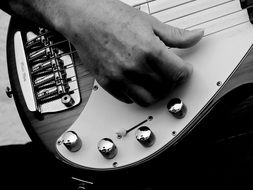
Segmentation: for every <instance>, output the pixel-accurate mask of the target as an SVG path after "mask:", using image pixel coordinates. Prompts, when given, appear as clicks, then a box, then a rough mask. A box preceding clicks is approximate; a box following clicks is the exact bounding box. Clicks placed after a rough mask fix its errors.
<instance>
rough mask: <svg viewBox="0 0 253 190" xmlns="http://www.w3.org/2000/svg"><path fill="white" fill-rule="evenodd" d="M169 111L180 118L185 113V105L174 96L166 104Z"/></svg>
mask: <svg viewBox="0 0 253 190" xmlns="http://www.w3.org/2000/svg"><path fill="white" fill-rule="evenodd" d="M167 108H168V110H169V112H170V113H171V114H172V115H173V116H174V117H176V118H178V119H181V118H183V117H184V116H185V115H186V112H187V110H186V106H185V105H184V103H183V102H182V101H181V100H180V99H179V98H174V99H172V100H170V101H169V103H168V104H167Z"/></svg>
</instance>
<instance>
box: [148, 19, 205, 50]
mask: <svg viewBox="0 0 253 190" xmlns="http://www.w3.org/2000/svg"><path fill="white" fill-rule="evenodd" d="M153 30H154V33H155V34H156V35H157V36H158V37H159V38H160V40H161V41H163V42H164V43H165V44H166V45H167V46H169V47H177V48H188V47H191V46H193V45H195V44H196V43H198V42H199V41H200V40H201V38H202V37H203V36H204V30H203V29H195V30H185V29H180V28H176V27H173V26H170V25H167V24H164V23H162V22H160V21H158V20H155V21H154V22H153Z"/></svg>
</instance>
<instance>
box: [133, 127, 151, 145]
mask: <svg viewBox="0 0 253 190" xmlns="http://www.w3.org/2000/svg"><path fill="white" fill-rule="evenodd" d="M135 137H136V139H137V140H138V141H139V142H140V143H141V144H142V145H143V146H144V147H150V146H152V145H153V144H154V142H155V135H154V133H153V132H152V131H151V130H150V129H149V128H148V127H147V126H142V127H140V128H139V129H137V131H136V133H135Z"/></svg>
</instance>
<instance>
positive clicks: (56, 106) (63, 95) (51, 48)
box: [6, 27, 81, 114]
mask: <svg viewBox="0 0 253 190" xmlns="http://www.w3.org/2000/svg"><path fill="white" fill-rule="evenodd" d="M15 35H16V39H15V41H14V43H15V44H16V46H15V47H17V48H16V51H17V52H22V53H19V54H22V58H23V59H22V60H21V59H17V60H16V65H17V67H18V68H19V69H18V75H19V78H20V80H21V79H23V80H22V81H20V82H21V87H22V92H23V95H24V97H25V99H26V104H27V105H28V104H29V105H28V106H27V107H28V109H29V110H30V111H32V112H34V111H36V110H39V112H41V114H44V113H52V112H58V111H62V110H66V109H69V108H70V107H74V106H76V105H78V104H79V103H80V102H81V96H80V90H79V85H78V82H77V81H78V78H77V75H76V71H75V59H74V56H72V54H73V52H75V49H74V47H73V46H72V45H71V44H70V42H69V41H67V40H66V39H65V38H63V37H62V36H60V35H59V34H55V33H53V32H51V31H49V30H47V29H44V28H41V27H39V28H37V30H36V29H34V30H33V31H27V32H23V33H20V32H19V33H16V34H15ZM24 68H25V69H24ZM6 94H7V96H8V97H9V96H11V91H10V92H9V91H6ZM31 97H32V98H33V101H29V100H31Z"/></svg>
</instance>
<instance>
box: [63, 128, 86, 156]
mask: <svg viewBox="0 0 253 190" xmlns="http://www.w3.org/2000/svg"><path fill="white" fill-rule="evenodd" d="M62 143H63V144H64V146H65V147H66V148H67V149H68V150H69V151H70V152H76V151H78V150H80V148H81V147H82V141H81V139H80V137H79V136H78V135H77V134H76V133H75V132H74V131H67V132H66V133H64V134H63V136H62Z"/></svg>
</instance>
